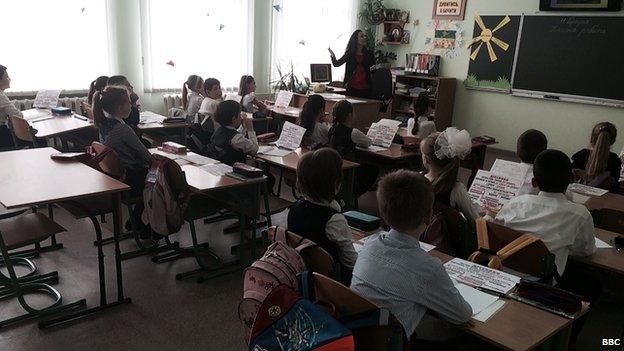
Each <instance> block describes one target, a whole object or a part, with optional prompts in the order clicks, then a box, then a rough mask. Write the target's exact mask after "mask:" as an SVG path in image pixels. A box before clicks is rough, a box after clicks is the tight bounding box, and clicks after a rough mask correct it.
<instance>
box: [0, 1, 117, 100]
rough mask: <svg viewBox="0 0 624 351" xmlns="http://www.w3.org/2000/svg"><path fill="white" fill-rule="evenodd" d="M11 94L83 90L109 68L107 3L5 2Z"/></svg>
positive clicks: (3, 55) (1, 61)
mask: <svg viewBox="0 0 624 351" xmlns="http://www.w3.org/2000/svg"><path fill="white" fill-rule="evenodd" d="M0 3H1V5H0V6H1V7H0V12H1V13H2V20H0V23H1V24H2V28H3V36H2V52H0V65H4V66H6V67H7V68H8V71H9V75H10V77H11V79H12V80H11V89H10V90H8V91H7V92H8V93H14V92H32V91H37V90H40V89H65V91H67V90H85V89H88V88H89V84H90V83H91V81H92V80H93V79H95V78H96V77H97V76H99V75H104V74H109V73H110V72H111V55H110V51H109V37H108V32H109V31H108V18H107V1H104V0H63V1H51V0H2V1H1V2H0Z"/></svg>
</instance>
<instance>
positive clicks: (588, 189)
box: [568, 183, 609, 196]
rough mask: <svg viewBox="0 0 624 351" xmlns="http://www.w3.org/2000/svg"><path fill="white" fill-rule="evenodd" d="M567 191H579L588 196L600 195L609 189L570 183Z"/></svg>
mask: <svg viewBox="0 0 624 351" xmlns="http://www.w3.org/2000/svg"><path fill="white" fill-rule="evenodd" d="M568 191H573V192H575V193H581V194H585V195H590V196H602V195H604V194H606V193H608V192H609V190H604V189H600V188H594V187H593V186H589V185H584V184H579V183H572V184H570V185H569V186H568Z"/></svg>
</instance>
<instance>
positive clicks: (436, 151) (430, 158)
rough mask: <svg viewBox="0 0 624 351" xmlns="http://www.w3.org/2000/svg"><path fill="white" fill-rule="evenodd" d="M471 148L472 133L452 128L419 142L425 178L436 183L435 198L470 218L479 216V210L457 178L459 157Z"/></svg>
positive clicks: (473, 218) (462, 156)
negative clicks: (425, 171)
mask: <svg viewBox="0 0 624 351" xmlns="http://www.w3.org/2000/svg"><path fill="white" fill-rule="evenodd" d="M471 149H472V141H471V139H470V134H468V132H467V131H465V130H461V131H460V130H457V128H454V127H449V128H447V129H446V130H445V131H444V132H442V133H433V134H430V135H429V136H427V137H426V138H425V139H423V140H422V141H421V142H420V152H421V154H422V162H423V166H424V167H425V169H426V170H427V173H425V177H427V179H429V181H431V183H432V184H433V192H434V194H435V201H436V202H440V203H442V204H444V205H446V206H450V207H453V208H455V209H457V210H458V211H459V212H461V213H462V214H463V215H464V217H466V219H467V220H469V221H474V220H475V219H476V218H477V217H479V210H478V209H477V208H476V206H475V205H473V203H472V201H470V196H469V195H468V190H466V186H465V185H464V184H462V183H461V182H459V181H458V180H457V176H458V174H459V162H460V159H464V157H466V156H467V155H468V154H469V153H470V151H471Z"/></svg>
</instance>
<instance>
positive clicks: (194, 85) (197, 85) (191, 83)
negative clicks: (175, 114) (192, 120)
mask: <svg viewBox="0 0 624 351" xmlns="http://www.w3.org/2000/svg"><path fill="white" fill-rule="evenodd" d="M203 84H204V79H203V78H202V77H200V76H198V75H196V74H191V75H190V76H189V77H188V78H187V79H186V82H184V84H182V108H183V109H184V110H186V108H187V107H188V89H191V91H194V92H197V90H199V89H201V87H202V85H203Z"/></svg>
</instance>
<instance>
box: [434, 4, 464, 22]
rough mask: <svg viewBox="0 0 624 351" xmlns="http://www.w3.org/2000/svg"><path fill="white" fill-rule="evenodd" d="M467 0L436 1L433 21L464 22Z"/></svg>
mask: <svg viewBox="0 0 624 351" xmlns="http://www.w3.org/2000/svg"><path fill="white" fill-rule="evenodd" d="M465 11H466V0H435V1H434V3H433V16H432V18H433V19H437V20H458V21H463V20H464V13H465Z"/></svg>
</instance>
